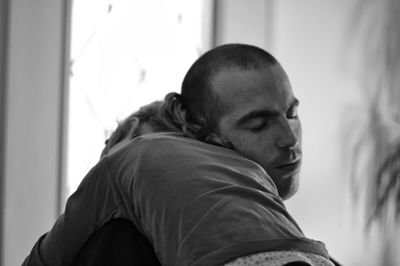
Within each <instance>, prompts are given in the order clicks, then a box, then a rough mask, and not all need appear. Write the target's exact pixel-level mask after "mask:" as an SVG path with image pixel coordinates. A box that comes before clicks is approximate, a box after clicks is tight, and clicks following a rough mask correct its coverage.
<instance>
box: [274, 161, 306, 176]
mask: <svg viewBox="0 0 400 266" xmlns="http://www.w3.org/2000/svg"><path fill="white" fill-rule="evenodd" d="M300 165H301V158H297V159H296V160H293V161H290V162H287V163H282V164H279V165H278V166H276V167H275V169H277V170H279V171H282V172H285V173H292V172H295V171H297V170H299V169H300Z"/></svg>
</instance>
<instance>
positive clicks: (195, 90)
mask: <svg viewBox="0 0 400 266" xmlns="http://www.w3.org/2000/svg"><path fill="white" fill-rule="evenodd" d="M181 94H182V97H181V99H182V104H183V107H184V109H186V110H187V116H188V120H189V123H194V124H197V125H199V128H200V130H198V132H196V133H197V137H198V138H199V139H201V140H205V139H206V138H207V136H209V135H211V134H215V135H217V136H219V137H220V138H221V139H224V140H225V141H228V142H229V143H230V144H231V146H232V148H233V149H234V150H236V151H238V152H239V153H240V154H242V155H243V156H245V157H247V158H249V159H251V160H253V161H255V162H257V163H259V164H260V165H261V166H262V167H263V168H264V169H265V171H266V172H267V173H268V174H269V175H270V176H271V178H272V179H273V180H274V183H275V185H276V186H277V188H278V191H279V195H280V196H281V197H282V198H283V199H288V198H289V197H291V196H292V195H293V194H294V193H295V192H296V191H297V189H298V186H299V171H300V165H301V123H300V120H299V118H298V116H297V106H298V103H299V101H298V100H297V99H296V98H295V96H294V95H293V91H292V88H291V85H290V82H289V79H288V77H287V75H286V73H285V71H284V70H283V68H282V66H281V65H280V64H279V63H278V62H277V61H276V59H275V58H274V57H272V56H271V55H270V54H268V53H267V52H266V51H264V50H262V49H259V48H257V47H254V46H250V45H243V44H231V45H223V46H220V47H217V48H215V49H213V50H211V51H209V52H208V53H206V54H204V55H203V56H202V57H200V58H199V59H198V60H197V61H196V62H195V63H194V64H193V65H192V67H191V68H190V69H189V71H188V72H187V74H186V76H185V78H184V81H183V83H182V93H181Z"/></svg>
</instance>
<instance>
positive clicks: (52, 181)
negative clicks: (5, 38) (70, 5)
mask: <svg viewBox="0 0 400 266" xmlns="http://www.w3.org/2000/svg"><path fill="white" fill-rule="evenodd" d="M64 4H65V1H62V0H39V1H28V0H25V1H24V0H14V1H10V13H9V34H10V35H9V43H8V45H9V46H8V47H9V51H8V76H7V78H8V86H7V94H8V95H7V96H8V98H7V117H6V147H5V180H4V193H5V195H4V199H5V209H4V213H3V215H4V216H3V219H4V220H3V221H4V227H3V228H2V230H3V236H4V238H3V254H4V256H3V261H2V265H20V264H21V263H22V261H23V259H24V258H25V256H26V255H27V254H28V253H29V251H30V249H31V248H32V246H33V244H34V242H35V241H36V240H37V239H38V238H39V236H40V235H41V234H43V233H44V232H46V231H47V230H48V229H49V228H50V226H51V225H52V224H53V223H54V220H55V218H56V215H57V212H58V206H57V205H58V195H57V190H58V179H59V177H58V176H59V172H60V158H61V157H60V152H59V148H60V138H61V136H60V129H61V124H60V117H61V107H62V105H61V95H62V84H63V81H62V80H63V75H62V71H63V43H62V41H63V26H64V25H63V18H64Z"/></svg>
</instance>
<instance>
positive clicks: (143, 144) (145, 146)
mask: <svg viewBox="0 0 400 266" xmlns="http://www.w3.org/2000/svg"><path fill="white" fill-rule="evenodd" d="M127 148H128V149H131V150H137V151H139V150H140V151H141V152H142V153H146V152H149V153H151V154H157V155H159V156H168V155H169V154H174V155H175V156H178V155H180V154H202V153H207V154H213V153H218V154H221V153H222V154H232V153H233V154H236V152H234V151H233V150H230V149H227V148H223V147H219V146H216V145H212V144H208V143H205V142H202V141H199V140H196V139H193V138H188V137H185V136H183V134H181V133H176V132H157V133H150V134H146V135H142V136H139V137H136V138H135V139H133V140H132V141H131V143H130V144H129V145H128V147H127Z"/></svg>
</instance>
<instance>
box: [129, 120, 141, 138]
mask: <svg viewBox="0 0 400 266" xmlns="http://www.w3.org/2000/svg"><path fill="white" fill-rule="evenodd" d="M130 124H131V129H130V130H129V136H130V137H131V138H132V137H135V136H137V134H138V132H139V128H140V120H139V118H137V117H136V116H135V117H133V118H132V120H131V123H130Z"/></svg>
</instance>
